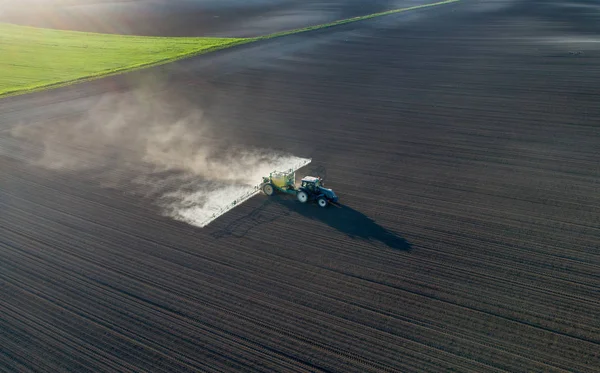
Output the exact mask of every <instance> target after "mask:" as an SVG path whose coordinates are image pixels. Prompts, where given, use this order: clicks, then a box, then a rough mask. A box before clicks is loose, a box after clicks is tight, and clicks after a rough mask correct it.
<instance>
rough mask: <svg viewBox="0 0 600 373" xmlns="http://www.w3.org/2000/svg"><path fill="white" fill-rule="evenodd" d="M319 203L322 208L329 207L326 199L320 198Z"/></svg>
mask: <svg viewBox="0 0 600 373" xmlns="http://www.w3.org/2000/svg"><path fill="white" fill-rule="evenodd" d="M317 203H318V204H319V206H321V207H327V203H328V202H327V199H325V198H324V197H319V199H318V200H317Z"/></svg>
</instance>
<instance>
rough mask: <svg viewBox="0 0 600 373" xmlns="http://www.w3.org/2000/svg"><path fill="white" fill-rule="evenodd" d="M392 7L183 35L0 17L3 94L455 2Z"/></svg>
mask: <svg viewBox="0 0 600 373" xmlns="http://www.w3.org/2000/svg"><path fill="white" fill-rule="evenodd" d="M457 1H460V0H445V1H440V2H436V3H430V4H424V5H417V6H412V7H408V8H402V9H394V10H389V11H386V12H381V13H375V14H368V15H365V16H360V17H354V18H349V19H343V20H339V21H335V22H331V23H326V24H321V25H315V26H309V27H305V28H301V29H296V30H290V31H283V32H278V33H274V34H270V35H264V36H258V37H255V38H201V37H198V38H189V37H187V38H184V37H148V36H126V35H112V34H95V33H85V32H75V31H62V30H51V29H42V28H34V27H27V26H18V25H12V24H7V23H0V97H1V96H9V95H15V94H22V93H27V92H31V91H36V90H40V89H45V88H51V87H57V86H61V85H66V84H70V83H74V82H78V81H82V80H88V79H92V78H97V77H101V76H106V75H110V74H115V73H120V72H125V71H130V70H134V69H137V68H142V67H149V66H153V65H157V64H162V63H167V62H170V61H174V60H177V59H181V58H184V57H189V56H192V55H195V54H199V53H206V52H210V51H214V50H217V49H223V48H227V47H231V46H233V45H237V44H242V43H249V42H253V41H258V40H265V39H271V38H276V37H282V36H286V35H291V34H297V33H300V32H307V31H312V30H318V29H323V28H327V27H334V26H338V25H342V24H347V23H351V22H357V21H362V20H366V19H370V18H375V17H380V16H385V15H389V14H395V13H401V12H406V11H410V10H416V9H421V8H427V7H432V6H437V5H443V4H448V3H453V2H457Z"/></svg>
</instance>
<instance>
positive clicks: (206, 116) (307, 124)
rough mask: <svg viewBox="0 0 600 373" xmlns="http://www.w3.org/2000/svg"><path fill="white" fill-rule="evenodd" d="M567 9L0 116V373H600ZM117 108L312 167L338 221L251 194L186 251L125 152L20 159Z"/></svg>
mask: <svg viewBox="0 0 600 373" xmlns="http://www.w3.org/2000/svg"><path fill="white" fill-rule="evenodd" d="M576 3H581V4H584V3H586V2H583V1H582V2H576ZM569 4H571V5H569ZM588 5H589V6H592V5H590V4H588ZM569 6H571V7H572V6H573V2H560V1H552V2H548V1H517V0H514V1H509V0H506V1H468V0H465V1H461V2H458V3H455V4H450V5H446V6H443V7H436V8H429V9H424V10H418V11H415V12H411V13H410V14H409V13H406V14H399V15H395V16H388V17H382V18H378V19H373V20H370V21H366V22H359V23H356V24H351V25H346V26H340V27H336V28H332V29H327V30H321V31H316V32H311V33H307V34H300V35H292V36H289V37H284V38H279V39H275V40H270V41H266V42H259V43H256V44H252V45H246V46H241V47H236V48H233V49H231V50H227V51H220V52H217V53H214V54H211V55H206V56H202V57H199V58H192V59H188V60H183V61H179V62H177V63H174V64H171V65H165V66H162V67H158V68H151V69H147V70H144V71H138V72H136V73H133V74H127V75H123V76H116V77H110V78H106V79H101V80H98V81H96V82H90V83H86V84H79V85H75V86H72V87H64V88H60V89H57V90H54V91H51V92H46V93H43V92H40V93H35V94H31V95H27V96H22V97H11V98H6V99H3V100H0V170H1V171H2V172H1V173H0V295H1V296H0V310H1V315H2V317H0V346H2V348H0V368H1V369H0V370H4V371H11V372H12V371H52V372H58V371H68V370H70V371H77V372H86V371H90V372H100V371H123V372H128V371H131V372H133V371H140V370H143V371H152V372H162V371H165V372H166V371H182V372H183V371H189V372H197V371H207V372H208V371H210V372H218V371H221V372H222V371H257V372H258V371H260V372H273V371H278V372H283V371H286V372H287V371H290V372H292V371H297V372H305V371H311V372H313V371H314V372H376V371H377V372H380V371H389V372H440V371H450V370H454V371H461V372H463V371H465V372H468V371H471V372H502V371H509V372H533V371H535V372H565V371H573V372H594V371H597V367H598V366H600V324H599V323H598V320H600V301H599V297H598V294H599V290H600V251H598V250H599V248H600V229H599V227H600V207H599V206H600V187H599V185H600V183H599V181H600V168H599V166H598V162H597V156H598V154H599V152H600V147H599V145H598V144H600V130H599V128H598V123H600V105H599V102H600V96H598V93H597V87H598V86H599V85H600V84H599V83H600V68H599V67H598V66H600V47H598V45H600V43H598V42H597V41H596V42H590V40H592V39H593V38H594V37H595V36H594V34H593V33H590V32H589V31H590V30H594V32H595V33H596V34H595V35H597V34H598V31H600V30H599V28H600V26H599V25H600V22H598V23H595V24H594V23H593V22H591V21H590V19H589V17H590V16H589V13H585V14H581V13H579V12H577V11H576V10H573V9H575V8H570V7H569ZM565 9H570V10H569V11H566V10H565ZM566 15H568V17H570V18H568V20H569V22H568V23H565V17H566ZM577 17H581V23H580V24H581V25H582V29H581V30H580V31H578V29H577V24H578V22H577V19H578V18H577ZM590 38H591V39H590ZM119 95H129V96H127V97H134V98H136V99H135V100H131V110H132V112H134V113H135V110H141V108H144V107H153V108H161V109H162V110H161V111H159V112H160V113H163V114H164V113H179V114H180V115H181V116H186V115H187V114H186V113H187V112H189V111H190V110H201V111H202V118H203V119H202V120H203V121H204V122H203V123H211V125H210V131H206V128H205V127H203V126H201V125H200V124H198V128H197V130H198V131H199V132H201V131H204V132H201V133H202V134H203V136H206V138H207V139H210V141H212V142H214V143H215V144H217V143H218V146H220V147H222V148H223V149H230V147H231V146H233V147H239V148H244V147H253V148H254V147H255V148H259V149H270V148H272V149H274V150H276V151H282V152H288V153H290V154H293V155H294V156H297V157H305V158H310V159H312V162H311V163H310V164H309V165H308V166H306V167H305V168H303V169H301V170H299V171H298V174H299V176H302V175H316V176H322V177H324V179H325V181H326V183H327V184H326V185H327V186H328V187H331V188H332V189H334V190H335V192H336V194H338V195H339V196H340V199H341V204H342V206H341V207H334V206H330V207H328V208H327V209H321V208H319V207H318V206H316V205H314V204H308V205H301V204H299V203H298V202H297V201H296V200H295V199H294V198H293V197H291V196H274V197H267V196H265V195H262V194H261V195H257V196H255V197H253V198H252V199H250V200H249V201H247V202H245V203H243V204H241V205H239V206H238V207H236V208H235V209H233V210H231V211H229V212H228V213H226V214H225V215H223V216H221V217H220V218H218V219H217V220H215V221H213V222H212V223H211V224H210V225H208V226H207V227H205V228H197V227H194V226H190V225H187V224H184V223H182V222H178V221H175V220H172V219H169V218H167V217H164V216H162V215H161V213H160V209H159V208H158V207H157V206H156V204H155V203H154V201H153V200H152V195H150V194H146V195H144V193H141V192H140V191H138V190H137V189H136V186H135V184H134V183H130V181H131V180H133V179H134V178H136V177H138V176H140V175H141V173H142V172H143V168H136V167H135V165H131V164H126V162H124V161H125V160H127V159H128V158H127V156H126V154H128V149H127V146H126V144H125V145H123V149H121V148H119V147H115V148H114V149H113V148H111V149H110V152H103V151H102V150H99V149H94V151H88V150H89V149H86V148H85V147H80V146H77V144H73V143H69V141H70V140H69V138H65V139H64V149H66V150H65V154H68V155H69V157H71V158H72V159H75V160H77V158H81V159H83V160H85V161H86V162H93V161H94V160H95V158H98V157H103V156H106V155H107V154H110V156H111V157H112V158H111V161H110V162H101V164H102V165H103V167H104V168H103V169H100V170H98V169H86V168H85V167H71V166H70V165H71V163H68V164H66V165H65V166H64V167H62V168H58V169H56V168H48V167H46V165H45V164H44V162H43V160H44V158H43V157H42V158H40V155H41V154H42V155H43V154H44V149H43V146H41V145H40V142H39V141H33V140H31V141H28V140H27V139H23V138H19V137H15V136H14V133H15V129H16V128H20V127H21V128H22V126H28V125H31V126H47V128H48V131H51V130H52V128H53V127H52V125H53V124H56V123H58V122H60V124H61V127H65V125H66V126H69V124H72V125H73V126H74V127H76V126H77V124H78V123H79V121H80V120H81V118H82V116H85V115H86V113H89V112H91V111H94V110H95V111H94V112H95V113H98V112H99V111H98V105H99V102H103V103H104V104H103V105H107V104H106V102H112V101H114V100H115V97H117V98H118V97H121V96H119ZM111 100H112V101H111ZM136 100H137V101H136ZM116 101H119V100H118V99H117V100H116ZM102 110H104V111H106V112H110V111H111V106H110V105H108V106H103V107H102ZM114 110H115V111H116V110H117V109H116V106H115V107H114ZM165 118H167V119H168V118H172V122H173V123H174V122H176V121H177V120H178V119H180V118H178V117H177V116H175V114H168V115H167V114H164V115H163V119H165ZM132 120H135V116H134V117H133V119H132ZM137 125H143V123H141V124H140V123H138V124H137ZM169 125H171V122H169V121H168V120H166V121H165V126H169ZM54 128H56V127H54ZM190 130H191V131H194V130H195V128H194V127H191V128H190ZM34 140H35V139H34ZM120 146H121V145H120ZM40 159H41V161H40ZM74 164H75V163H74ZM78 166H81V163H80V164H78ZM257 181H258V182H259V181H260V180H257Z"/></svg>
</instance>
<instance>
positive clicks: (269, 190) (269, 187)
mask: <svg viewBox="0 0 600 373" xmlns="http://www.w3.org/2000/svg"><path fill="white" fill-rule="evenodd" d="M263 192H265V194H266V195H268V196H272V195H273V194H274V193H275V188H273V185H271V184H265V186H263Z"/></svg>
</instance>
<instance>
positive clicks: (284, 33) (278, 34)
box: [254, 0, 460, 40]
mask: <svg viewBox="0 0 600 373" xmlns="http://www.w3.org/2000/svg"><path fill="white" fill-rule="evenodd" d="M458 1H460V0H445V1H440V2H437V3H430V4H423V5H415V6H411V7H408V8H401V9H392V10H387V11H385V12H379V13H372V14H368V15H366V16H358V17H352V18H346V19H341V20H339V21H335V22H330V23H324V24H321V25H315V26H308V27H303V28H299V29H295V30H290V31H282V32H276V33H273V34H269V35H265V36H259V37H256V38H254V40H265V39H273V38H278V37H282V36H287V35H293V34H299V33H301V32H307V31H314V30H320V29H324V28H328V27H334V26H339V25H345V24H347V23H352V22H358V21H364V20H367V19H371V18H376V17H382V16H387V15H391V14H396V13H402V12H408V11H411V10H417V9H423V8H429V7H432V6H438V5H444V4H450V3H456V2H458Z"/></svg>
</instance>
